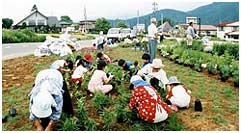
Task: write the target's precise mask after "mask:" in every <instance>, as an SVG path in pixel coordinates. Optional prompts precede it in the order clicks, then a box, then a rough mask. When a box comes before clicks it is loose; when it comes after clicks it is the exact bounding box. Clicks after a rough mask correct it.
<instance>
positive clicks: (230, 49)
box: [212, 43, 239, 60]
mask: <svg viewBox="0 0 241 133" xmlns="http://www.w3.org/2000/svg"><path fill="white" fill-rule="evenodd" d="M225 52H227V53H228V54H229V55H232V56H234V57H235V59H237V60H238V59H239V45H238V44H230V43H226V44H214V45H213V51H212V53H213V54H217V55H219V56H220V55H223V54H224V53H225Z"/></svg>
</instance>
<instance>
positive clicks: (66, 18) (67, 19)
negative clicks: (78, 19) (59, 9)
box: [60, 16, 73, 23]
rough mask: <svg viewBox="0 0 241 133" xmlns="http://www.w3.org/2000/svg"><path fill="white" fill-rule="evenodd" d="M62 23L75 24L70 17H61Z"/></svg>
mask: <svg viewBox="0 0 241 133" xmlns="http://www.w3.org/2000/svg"><path fill="white" fill-rule="evenodd" d="M60 21H64V22H69V23H73V21H72V20H71V18H70V17H69V16H61V17H60Z"/></svg>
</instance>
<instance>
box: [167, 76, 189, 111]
mask: <svg viewBox="0 0 241 133" xmlns="http://www.w3.org/2000/svg"><path fill="white" fill-rule="evenodd" d="M168 84H169V85H170V86H169V87H167V89H168V94H167V96H166V99H168V100H169V101H170V102H171V104H172V107H173V108H174V110H175V111H178V109H177V107H180V108H183V107H186V108H188V107H189V104H190V100H191V96H190V95H191V91H190V90H188V89H187V88H186V87H185V86H183V85H181V83H180V82H179V81H178V80H177V77H175V76H172V77H170V78H169V83H168Z"/></svg>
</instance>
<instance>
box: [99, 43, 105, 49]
mask: <svg viewBox="0 0 241 133" xmlns="http://www.w3.org/2000/svg"><path fill="white" fill-rule="evenodd" d="M104 44H105V43H104V42H103V43H101V44H98V45H97V49H98V50H103V49H104Z"/></svg>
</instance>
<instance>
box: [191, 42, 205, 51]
mask: <svg viewBox="0 0 241 133" xmlns="http://www.w3.org/2000/svg"><path fill="white" fill-rule="evenodd" d="M192 49H193V50H198V51H203V46H202V42H201V41H200V40H194V41H193V44H192Z"/></svg>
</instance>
